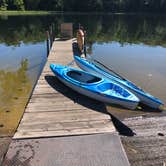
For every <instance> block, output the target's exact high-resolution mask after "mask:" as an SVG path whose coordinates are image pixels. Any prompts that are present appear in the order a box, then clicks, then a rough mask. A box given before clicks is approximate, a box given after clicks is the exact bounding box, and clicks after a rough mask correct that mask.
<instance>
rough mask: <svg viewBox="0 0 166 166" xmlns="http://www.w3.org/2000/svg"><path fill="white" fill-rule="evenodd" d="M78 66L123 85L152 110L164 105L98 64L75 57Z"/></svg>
mask: <svg viewBox="0 0 166 166" xmlns="http://www.w3.org/2000/svg"><path fill="white" fill-rule="evenodd" d="M74 59H75V62H76V64H77V65H78V66H79V67H80V68H81V69H83V70H85V71H87V72H90V73H93V74H96V75H98V76H100V77H103V78H107V79H109V80H113V81H115V82H116V83H118V84H120V85H122V86H123V87H125V88H127V89H128V90H129V91H131V92H132V93H134V94H135V95H136V96H137V97H138V98H139V99H140V102H141V103H143V104H145V105H148V106H149V107H151V108H155V109H156V108H159V107H160V106H162V105H163V102H162V101H161V100H159V99H158V98H155V97H154V96H152V95H150V94H149V93H147V92H145V91H143V90H142V89H140V88H138V87H137V86H136V85H135V84H134V83H132V82H131V81H129V80H127V79H122V78H121V77H119V75H115V74H112V73H110V72H108V71H106V69H104V68H103V67H101V66H100V65H97V64H96V63H93V62H89V61H88V60H86V59H85V58H81V57H79V56H76V55H75V56H74Z"/></svg>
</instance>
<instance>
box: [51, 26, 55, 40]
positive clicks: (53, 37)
mask: <svg viewBox="0 0 166 166" xmlns="http://www.w3.org/2000/svg"><path fill="white" fill-rule="evenodd" d="M54 39H55V24H54V23H52V40H53V41H54Z"/></svg>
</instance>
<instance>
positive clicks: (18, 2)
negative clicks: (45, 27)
mask: <svg viewBox="0 0 166 166" xmlns="http://www.w3.org/2000/svg"><path fill="white" fill-rule="evenodd" d="M13 5H14V6H15V8H16V10H25V7H24V1H23V0H14V1H13Z"/></svg>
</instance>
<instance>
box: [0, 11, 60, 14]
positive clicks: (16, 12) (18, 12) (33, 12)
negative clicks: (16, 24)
mask: <svg viewBox="0 0 166 166" xmlns="http://www.w3.org/2000/svg"><path fill="white" fill-rule="evenodd" d="M57 13H60V12H56V11H0V15H47V14H57Z"/></svg>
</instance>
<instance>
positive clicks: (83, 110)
mask: <svg viewBox="0 0 166 166" xmlns="http://www.w3.org/2000/svg"><path fill="white" fill-rule="evenodd" d="M64 47H65V49H64ZM72 61H73V52H72V40H67V41H55V42H54V43H53V46H52V49H51V51H50V54H49V56H48V60H47V63H46V65H45V67H44V69H43V72H42V74H41V76H40V78H39V80H38V82H37V85H36V87H35V89H34V92H33V95H32V97H31V99H30V101H29V104H28V105H27V108H26V110H25V113H24V116H23V119H22V120H21V123H20V125H19V127H18V130H17V132H16V133H15V135H14V138H16V139H17V138H34V137H48V136H64V135H80V134H92V133H105V132H114V131H115V128H114V126H113V124H112V122H111V119H110V116H109V115H107V114H106V109H105V106H104V104H102V103H100V102H97V101H94V100H91V99H89V98H86V97H85V96H83V95H80V94H78V93H76V92H74V91H72V90H71V89H69V88H67V87H66V86H64V85H63V84H62V83H61V82H59V81H58V80H57V79H56V78H55V76H54V74H53V73H52V71H51V70H50V67H49V65H50V63H56V64H62V65H67V64H69V63H70V62H72ZM92 107H93V108H92ZM104 112H105V113H104Z"/></svg>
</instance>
